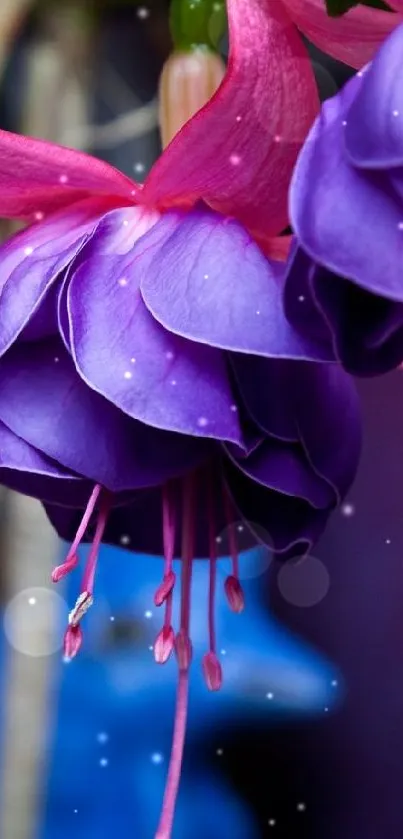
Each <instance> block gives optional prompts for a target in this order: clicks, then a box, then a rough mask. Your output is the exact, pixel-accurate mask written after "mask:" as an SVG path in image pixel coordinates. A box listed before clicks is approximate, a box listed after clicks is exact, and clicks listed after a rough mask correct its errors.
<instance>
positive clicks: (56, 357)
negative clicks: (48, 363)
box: [55, 355, 60, 364]
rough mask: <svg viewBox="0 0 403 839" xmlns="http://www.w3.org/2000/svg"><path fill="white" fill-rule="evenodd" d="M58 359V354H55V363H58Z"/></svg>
mask: <svg viewBox="0 0 403 839" xmlns="http://www.w3.org/2000/svg"><path fill="white" fill-rule="evenodd" d="M59 361H60V358H59V356H58V355H55V364H58V363H59Z"/></svg>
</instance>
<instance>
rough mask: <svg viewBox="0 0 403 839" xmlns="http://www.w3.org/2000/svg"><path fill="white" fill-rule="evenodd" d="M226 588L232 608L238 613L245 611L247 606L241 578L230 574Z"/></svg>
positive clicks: (225, 584)
mask: <svg viewBox="0 0 403 839" xmlns="http://www.w3.org/2000/svg"><path fill="white" fill-rule="evenodd" d="M224 589H225V594H226V595H227V600H228V604H229V607H230V609H232V611H233V612H237V613H239V612H243V610H244V608H245V598H244V593H243V590H242V586H241V583H240V582H239V580H238V579H237V578H236V577H234V576H232V575H230V576H229V577H227V579H226V581H225V583H224Z"/></svg>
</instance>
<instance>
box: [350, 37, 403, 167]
mask: <svg viewBox="0 0 403 839" xmlns="http://www.w3.org/2000/svg"><path fill="white" fill-rule="evenodd" d="M402 66H403V26H399V27H397V28H396V29H395V30H394V32H393V33H392V34H391V35H390V37H389V38H388V39H387V40H386V41H385V42H384V44H383V45H382V47H381V48H380V50H379V51H378V53H377V55H376V56H375V58H374V60H373V61H372V64H371V65H370V66H369V67H368V68H367V69H366V70H365V72H364V76H363V79H362V85H361V86H360V90H359V91H358V93H357V96H356V97H355V100H354V102H353V104H352V105H351V108H350V110H349V111H348V113H347V115H346V120H347V126H346V131H345V138H346V148H347V152H348V155H349V157H350V160H351V161H352V162H353V163H354V164H355V165H357V166H361V167H369V168H371V169H372V168H373V169H383V168H387V167H393V166H402V165H403V86H402Z"/></svg>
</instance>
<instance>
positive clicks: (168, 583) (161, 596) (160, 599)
mask: <svg viewBox="0 0 403 839" xmlns="http://www.w3.org/2000/svg"><path fill="white" fill-rule="evenodd" d="M175 582H176V574H174V572H173V571H170V572H169V573H168V574H165V576H164V579H163V581H162V583H161V585H159V586H158V588H157V591H156V592H155V594H154V603H155V605H156V606H162V604H163V603H165V601H166V599H167V597H168V595H169V594H170V593H171V591H172V589H173V587H174V585H175Z"/></svg>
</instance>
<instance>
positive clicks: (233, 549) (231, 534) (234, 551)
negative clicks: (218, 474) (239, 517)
mask: <svg viewBox="0 0 403 839" xmlns="http://www.w3.org/2000/svg"><path fill="white" fill-rule="evenodd" d="M224 508H225V517H226V519H227V526H228V539H229V549H230V554H231V559H232V573H233V576H234V577H236V579H238V578H239V557H238V545H237V541H236V533H235V527H234V521H233V518H234V516H233V512H234V511H233V507H232V503H231V499H230V497H229V495H228V491H227V490H226V489H225V488H224Z"/></svg>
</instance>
